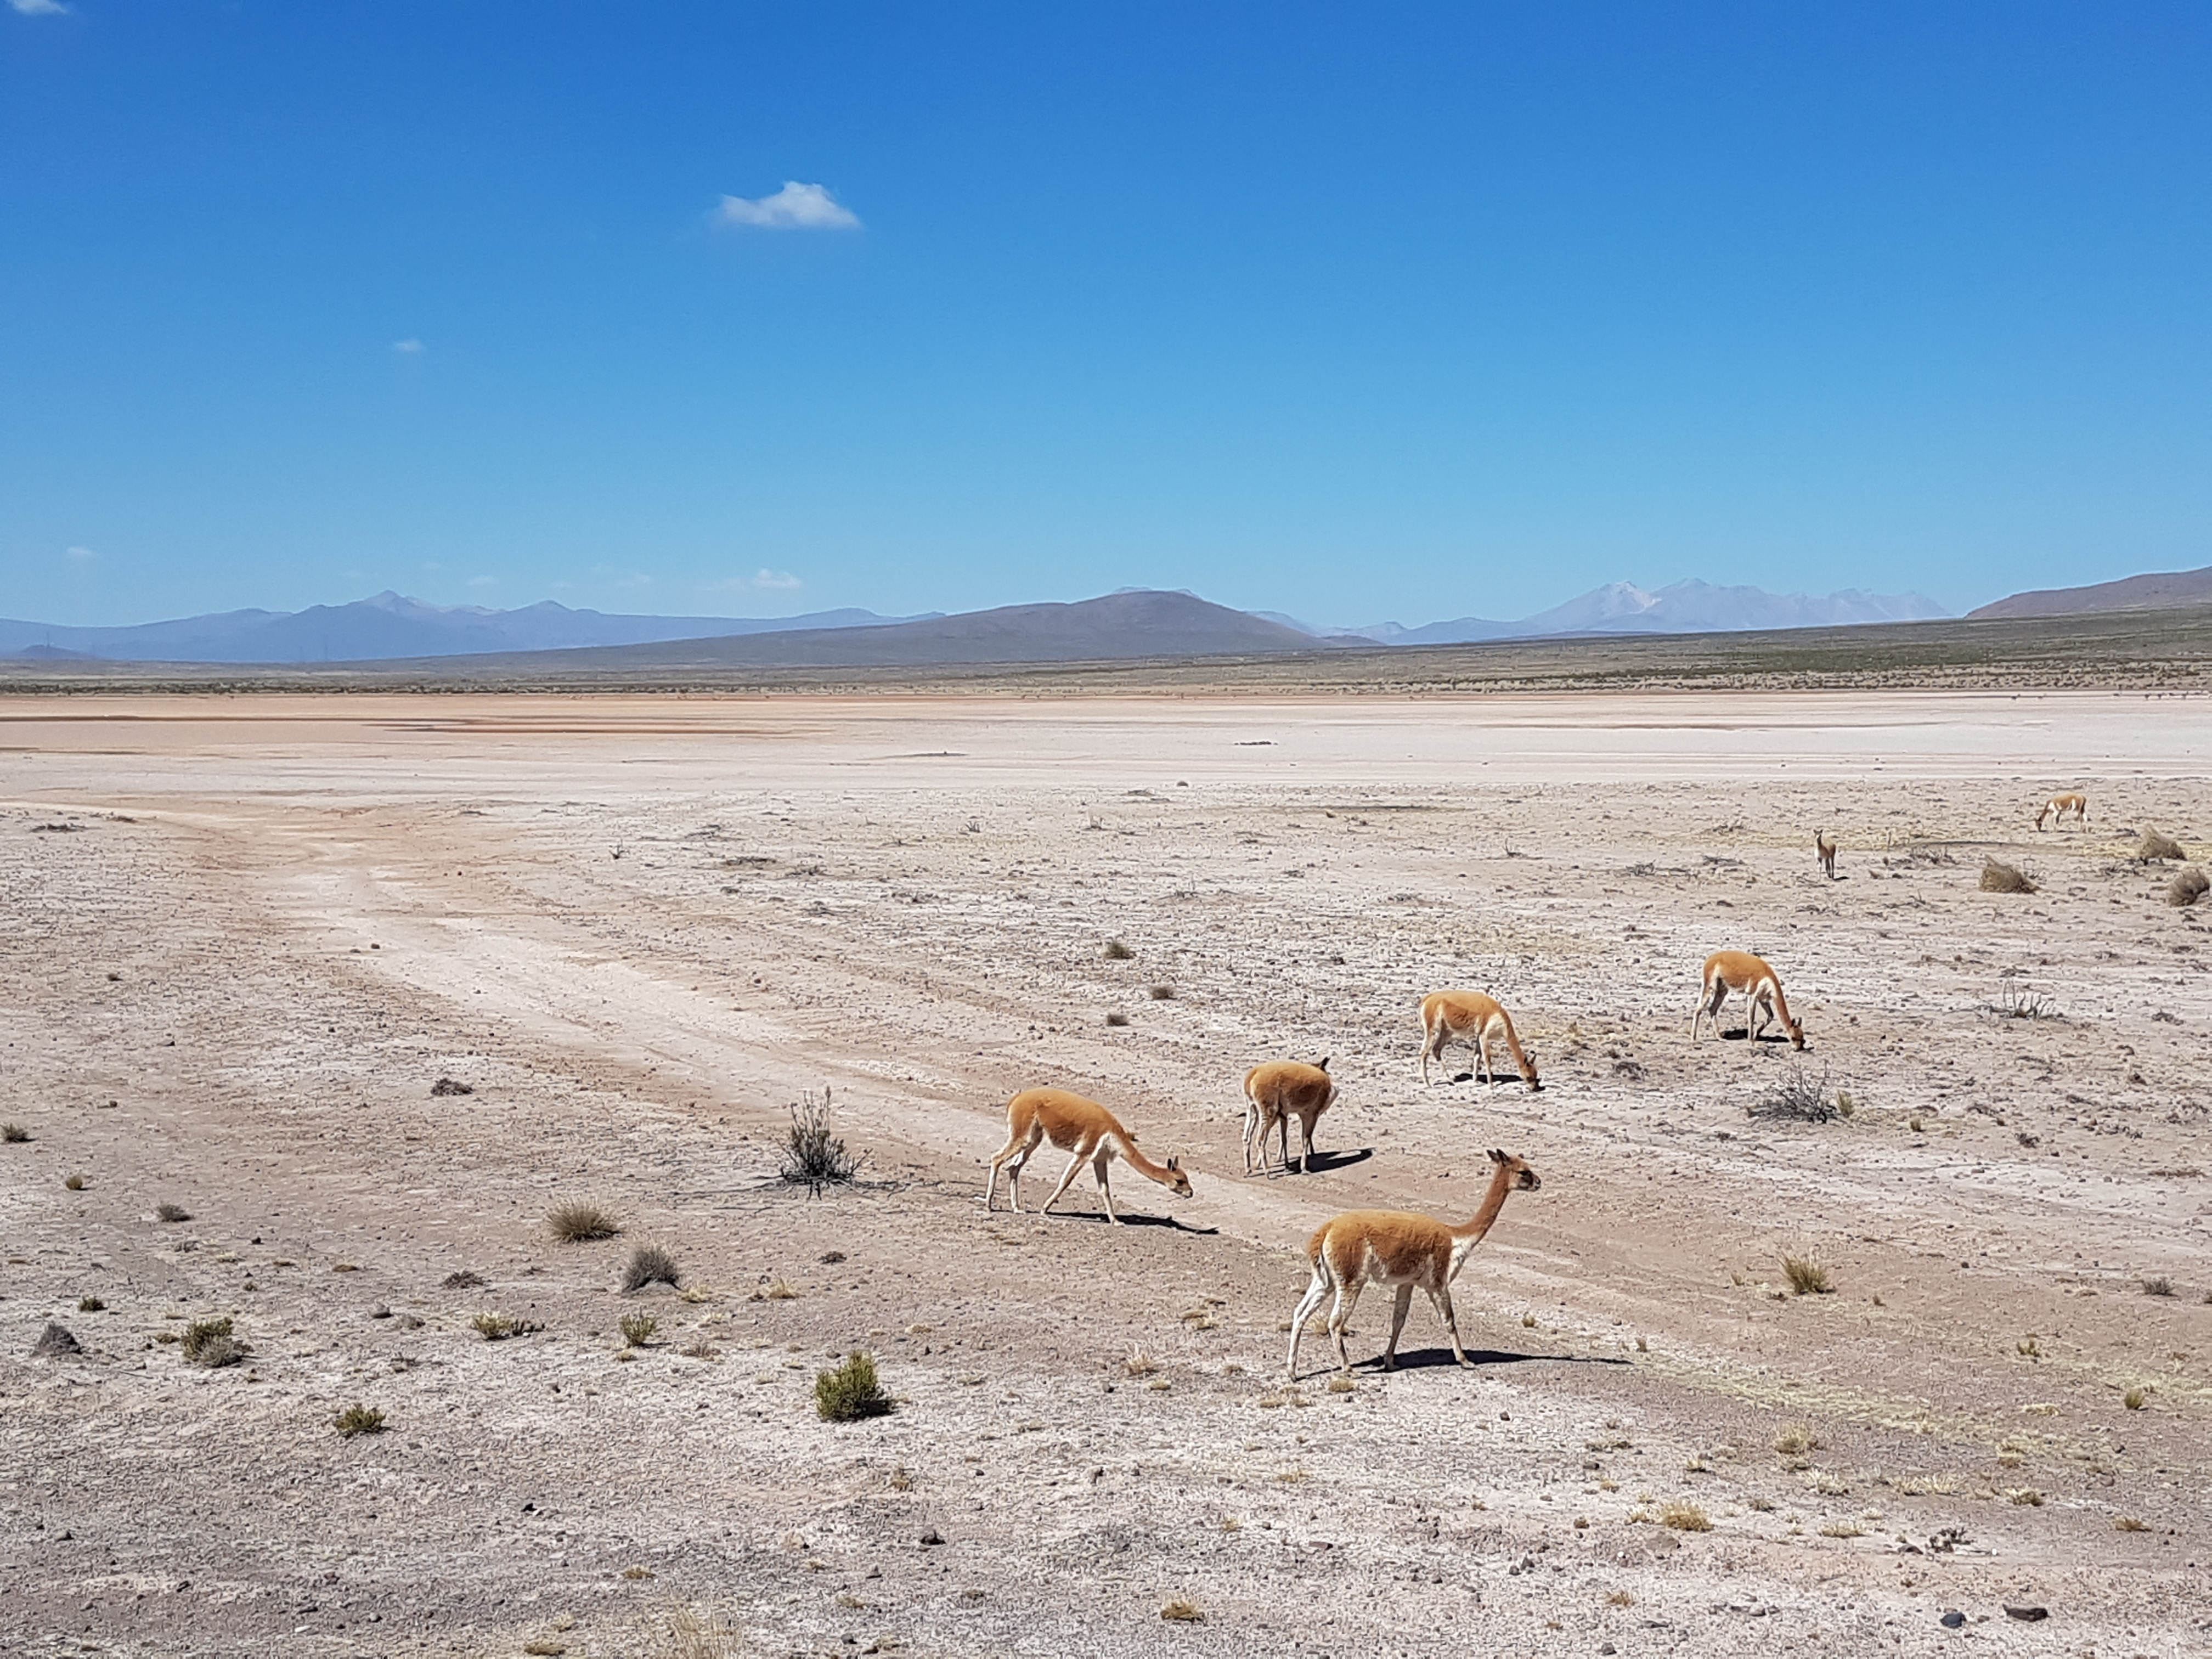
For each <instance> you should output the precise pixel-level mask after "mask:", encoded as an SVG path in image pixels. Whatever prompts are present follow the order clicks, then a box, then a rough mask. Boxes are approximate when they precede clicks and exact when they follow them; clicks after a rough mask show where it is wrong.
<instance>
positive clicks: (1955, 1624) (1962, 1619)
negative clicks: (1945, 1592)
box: [1936, 1607, 1966, 1630]
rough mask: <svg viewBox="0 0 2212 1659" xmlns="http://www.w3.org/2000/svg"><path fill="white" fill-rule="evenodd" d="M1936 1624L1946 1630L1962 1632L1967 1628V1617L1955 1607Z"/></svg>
mask: <svg viewBox="0 0 2212 1659" xmlns="http://www.w3.org/2000/svg"><path fill="white" fill-rule="evenodd" d="M1936 1623H1937V1624H1939V1625H1941V1626H1943V1628H1944V1629H1945V1630H1960V1629H1962V1628H1964V1627H1965V1625H1966V1614H1965V1613H1961V1612H1960V1611H1959V1610H1958V1608H1956V1607H1954V1608H1952V1609H1951V1611H1950V1612H1948V1613H1945V1614H1944V1615H1943V1616H1942V1618H1941V1619H1938V1620H1936Z"/></svg>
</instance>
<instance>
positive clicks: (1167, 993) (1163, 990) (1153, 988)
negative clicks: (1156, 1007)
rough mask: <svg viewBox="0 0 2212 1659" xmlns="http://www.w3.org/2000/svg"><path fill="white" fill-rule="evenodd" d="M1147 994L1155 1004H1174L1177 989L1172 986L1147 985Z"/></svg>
mask: <svg viewBox="0 0 2212 1659" xmlns="http://www.w3.org/2000/svg"><path fill="white" fill-rule="evenodd" d="M1145 994H1146V996H1148V997H1150V998H1151V999H1152V1000H1153V1001H1155V1002H1173V1001H1174V1000H1176V987H1174V986H1172V985H1147V986H1146V987H1145Z"/></svg>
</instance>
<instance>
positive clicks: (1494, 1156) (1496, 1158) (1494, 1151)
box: [1490, 1146, 1505, 1164]
mask: <svg viewBox="0 0 2212 1659" xmlns="http://www.w3.org/2000/svg"><path fill="white" fill-rule="evenodd" d="M1490 1161H1491V1162H1492V1164H1503V1163H1504V1162H1505V1154H1504V1152H1500V1151H1499V1150H1498V1148H1497V1147H1495V1146H1492V1148H1491V1149H1490Z"/></svg>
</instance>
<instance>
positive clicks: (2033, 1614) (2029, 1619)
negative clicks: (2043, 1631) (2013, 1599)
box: [2005, 1603, 2051, 1625]
mask: <svg viewBox="0 0 2212 1659" xmlns="http://www.w3.org/2000/svg"><path fill="white" fill-rule="evenodd" d="M2005 1617H2006V1618H2008V1619H2017V1620H2020V1621H2021V1623H2022V1624H2024V1625H2033V1624H2035V1623H2037V1622H2039V1620H2045V1619H2048V1618H2050V1617H2051V1609H2050V1608H2049V1607H2014V1606H2012V1605H2011V1604H2010V1603H2007V1604H2006V1607H2005Z"/></svg>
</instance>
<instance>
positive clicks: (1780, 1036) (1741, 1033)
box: [1721, 1028, 1813, 1048]
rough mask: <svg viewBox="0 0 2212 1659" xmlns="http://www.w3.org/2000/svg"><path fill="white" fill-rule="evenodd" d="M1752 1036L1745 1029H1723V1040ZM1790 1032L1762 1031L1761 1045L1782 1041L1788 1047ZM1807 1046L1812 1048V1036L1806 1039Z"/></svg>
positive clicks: (1738, 1039)
mask: <svg viewBox="0 0 2212 1659" xmlns="http://www.w3.org/2000/svg"><path fill="white" fill-rule="evenodd" d="M1749 1036H1751V1033H1750V1032H1749V1031H1747V1030H1734V1031H1723V1032H1722V1033H1721V1041H1722V1042H1743V1041H1744V1040H1745V1039H1746V1038H1747V1037H1749ZM1789 1042H1790V1036H1789V1034H1788V1033H1787V1032H1784V1031H1777V1030H1772V1029H1771V1028H1770V1029H1769V1030H1764V1031H1761V1032H1760V1033H1759V1047H1760V1048H1766V1047H1768V1046H1769V1045H1770V1044H1773V1043H1780V1044H1782V1045H1783V1046H1784V1047H1785V1048H1786V1047H1788V1046H1789ZM1805 1046H1806V1048H1811V1047H1812V1046H1813V1040H1812V1039H1811V1038H1810V1037H1808V1038H1806V1039H1805Z"/></svg>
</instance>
